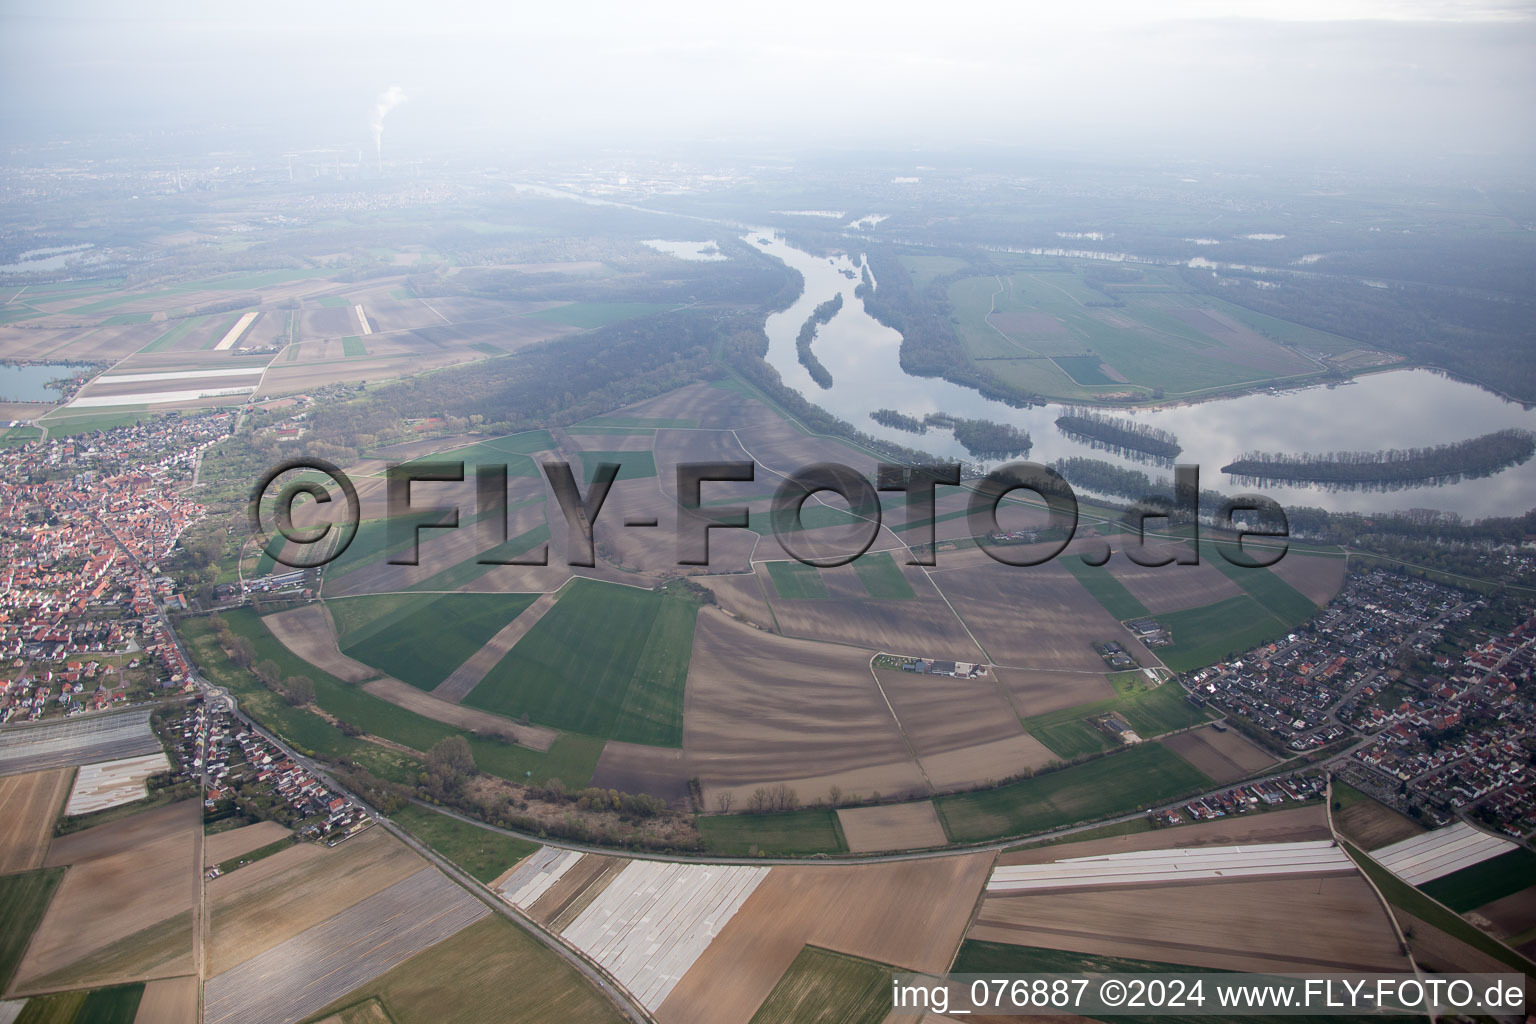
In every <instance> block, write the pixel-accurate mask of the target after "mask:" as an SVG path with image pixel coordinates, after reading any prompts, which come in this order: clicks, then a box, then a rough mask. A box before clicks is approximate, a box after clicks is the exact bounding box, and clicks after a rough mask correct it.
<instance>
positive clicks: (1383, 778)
mask: <svg viewBox="0 0 1536 1024" xmlns="http://www.w3.org/2000/svg"><path fill="white" fill-rule="evenodd" d="M1514 619H1515V621H1514V623H1513V624H1512V625H1510V624H1508V623H1507V622H1495V621H1494V616H1493V615H1492V613H1491V612H1490V610H1489V608H1488V601H1487V600H1486V599H1483V598H1478V597H1476V596H1475V595H1471V594H1468V593H1465V592H1462V591H1460V590H1456V589H1454V588H1451V587H1448V586H1445V585H1442V584H1438V583H1434V582H1430V581H1426V580H1421V579H1417V578H1414V577H1410V576H1406V575H1401V574H1397V573H1390V572H1385V571H1382V570H1372V571H1368V572H1363V573H1356V574H1354V575H1352V576H1351V577H1350V578H1349V580H1348V581H1347V582H1346V584H1345V587H1344V589H1343V590H1342V591H1341V592H1340V593H1339V595H1338V597H1337V598H1335V600H1334V602H1333V603H1332V605H1330V606H1329V608H1328V609H1326V610H1325V611H1324V612H1322V613H1321V614H1320V615H1318V616H1317V618H1315V619H1314V620H1313V621H1312V622H1311V623H1310V624H1308V625H1307V626H1306V627H1304V628H1302V629H1300V630H1298V631H1297V632H1295V633H1292V634H1290V635H1289V636H1287V637H1286V638H1284V639H1283V640H1280V641H1276V642H1274V643H1270V644H1267V645H1265V646H1263V647H1261V648H1257V649H1255V650H1252V651H1249V652H1247V653H1246V654H1245V655H1244V656H1243V657H1241V658H1237V659H1233V660H1231V661H1229V662H1226V663H1223V664H1218V665H1214V666H1211V667H1210V668H1206V669H1201V670H1200V671H1198V672H1194V673H1191V674H1190V676H1189V677H1188V679H1187V680H1186V683H1187V685H1188V686H1189V688H1190V690H1191V697H1190V699H1191V701H1194V702H1198V703H1202V704H1209V705H1211V706H1213V707H1216V708H1220V709H1221V710H1223V711H1225V712H1226V713H1227V714H1228V716H1229V720H1230V721H1232V722H1233V723H1234V724H1236V725H1238V726H1240V727H1243V728H1245V730H1246V731H1251V732H1252V733H1254V734H1256V735H1257V736H1258V738H1261V739H1263V740H1266V741H1267V742H1268V743H1269V745H1270V746H1272V747H1274V748H1276V749H1284V750H1286V751H1287V752H1289V753H1293V754H1303V753H1309V752H1313V751H1321V750H1323V749H1324V748H1328V749H1330V750H1333V749H1335V746H1334V745H1337V749H1338V751H1339V752H1341V753H1342V752H1345V751H1346V750H1347V751H1348V758H1347V760H1346V761H1345V762H1343V763H1342V764H1343V767H1342V769H1341V773H1342V774H1343V775H1344V776H1345V777H1346V778H1348V779H1349V780H1350V781H1351V783H1352V784H1354V785H1357V786H1358V788H1361V789H1362V790H1363V791H1365V792H1369V793H1371V794H1372V795H1373V796H1375V797H1377V798H1378V799H1380V800H1382V801H1383V802H1386V803H1388V804H1390V805H1392V806H1395V807H1397V808H1398V809H1399V810H1402V811H1403V812H1404V813H1407V814H1409V815H1411V816H1413V817H1415V818H1420V819H1422V820H1424V821H1425V822H1426V823H1441V822H1446V821H1449V820H1451V819H1452V818H1453V817H1455V816H1456V815H1457V814H1460V813H1467V814H1472V815H1474V816H1476V817H1477V818H1478V820H1479V821H1480V822H1481V823H1483V824H1484V825H1487V826H1489V827H1492V828H1495V829H1498V830H1501V831H1503V832H1505V833H1507V834H1509V835H1511V836H1514V837H1516V838H1524V837H1527V836H1529V835H1531V834H1532V833H1533V832H1536V792H1533V789H1532V785H1531V783H1532V767H1531V766H1532V763H1533V757H1536V753H1533V752H1536V707H1533V706H1532V704H1531V703H1530V701H1529V683H1530V680H1531V678H1532V671H1533V669H1536V616H1533V615H1532V614H1531V609H1530V608H1528V607H1521V608H1520V609H1519V614H1518V615H1515V616H1514ZM1522 685H1523V686H1525V687H1526V690H1525V692H1524V693H1522V692H1521V687H1522ZM1351 745H1352V746H1351Z"/></svg>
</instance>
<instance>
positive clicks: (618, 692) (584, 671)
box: [464, 579, 698, 746]
mask: <svg viewBox="0 0 1536 1024" xmlns="http://www.w3.org/2000/svg"><path fill="white" fill-rule="evenodd" d="M697 613H698V604H697V602H695V601H694V600H693V599H692V598H690V597H688V596H686V594H684V593H682V592H673V591H671V590H665V591H660V592H656V591H647V590H639V589H636V588H632V587H622V586H615V585H612V584H606V583H599V582H596V581H592V580H586V579H578V580H575V581H574V582H573V583H572V584H571V585H570V587H569V588H568V589H566V590H564V591H562V592H561V594H560V597H559V599H558V600H557V601H556V603H555V606H554V607H553V608H552V609H550V610H549V611H548V612H546V613H545V615H544V617H543V618H541V619H540V620H539V621H538V623H537V624H536V625H535V626H534V627H533V628H532V629H531V630H529V631H528V634H527V635H526V636H524V637H523V638H522V640H520V641H519V642H518V643H517V646H515V647H513V648H512V650H511V652H510V653H508V654H507V656H506V657H505V658H503V659H502V660H501V661H500V662H499V663H498V664H497V665H496V666H495V667H494V668H492V669H491V670H490V671H489V672H488V673H487V674H486V676H485V678H484V679H482V680H481V681H480V684H479V685H478V686H476V687H475V689H474V690H473V691H471V692H470V694H469V695H468V696H467V697H465V698H464V703H465V704H467V705H469V706H471V707H478V708H483V709H485V710H487V711H494V712H496V713H498V714H504V715H507V716H509V717H515V716H518V715H527V716H528V717H529V718H531V719H532V720H533V721H535V722H537V723H539V724H542V725H548V726H552V727H554V728H557V729H569V730H572V731H575V732H581V733H585V734H587V735H589V736H599V737H603V738H612V739H617V740H624V741H627V742H632V743H647V744H652V745H656V746H680V745H681V744H682V740H683V721H682V718H683V714H682V711H683V686H684V682H685V680H686V678H687V674H688V664H689V657H690V652H691V650H692V648H693V638H694V619H695V616H696V615H697ZM594 623H602V624H603V628H602V630H601V632H600V633H597V634H594V633H593V624H594ZM636 637H645V638H646V639H645V641H644V642H643V643H636V642H635V640H634V638H636ZM573 683H575V684H578V685H572V684H573Z"/></svg>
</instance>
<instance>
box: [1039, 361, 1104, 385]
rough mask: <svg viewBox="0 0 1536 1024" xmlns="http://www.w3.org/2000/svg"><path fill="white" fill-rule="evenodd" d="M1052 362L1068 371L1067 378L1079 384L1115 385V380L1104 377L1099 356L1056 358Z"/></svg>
mask: <svg viewBox="0 0 1536 1024" xmlns="http://www.w3.org/2000/svg"><path fill="white" fill-rule="evenodd" d="M1051 361H1052V362H1054V363H1055V364H1056V365H1057V366H1059V367H1061V368H1062V369H1063V370H1065V371H1067V376H1068V377H1071V378H1072V379H1073V380H1074V381H1076V382H1077V383H1079V384H1094V385H1098V384H1113V383H1115V381H1114V380H1112V379H1110V378H1109V377H1106V376H1105V375H1104V371H1103V369H1101V367H1100V363H1099V357H1098V356H1056V357H1055V358H1054V359H1052V360H1051Z"/></svg>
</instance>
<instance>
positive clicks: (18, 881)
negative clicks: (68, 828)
mask: <svg viewBox="0 0 1536 1024" xmlns="http://www.w3.org/2000/svg"><path fill="white" fill-rule="evenodd" d="M63 877H64V869H63V868H39V869H37V870H35V871H24V872H20V873H17V874H5V875H0V919H4V921H5V928H4V930H3V931H0V995H4V994H5V993H6V991H7V990H8V989H9V988H10V986H11V980H12V978H14V977H15V974H16V968H17V967H18V966H20V964H21V958H22V955H23V954H24V953H25V952H26V950H27V943H28V942H29V941H30V940H31V938H32V933H33V932H34V931H36V929H37V926H38V924H39V923H41V921H42V920H43V914H44V913H46V912H47V910H48V905H49V903H50V901H52V899H53V896H54V893H55V892H57V891H58V888H59V882H60V881H61V880H62V879H63Z"/></svg>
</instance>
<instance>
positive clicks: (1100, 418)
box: [1056, 406, 1184, 460]
mask: <svg viewBox="0 0 1536 1024" xmlns="http://www.w3.org/2000/svg"><path fill="white" fill-rule="evenodd" d="M1056 426H1057V427H1058V428H1059V429H1060V430H1061V432H1062V433H1063V434H1066V435H1067V436H1068V437H1073V438H1086V439H1088V440H1091V441H1098V442H1100V443H1101V444H1106V445H1109V446H1110V447H1112V448H1121V449H1124V450H1126V451H1132V452H1140V453H1142V454H1143V455H1151V456H1152V457H1154V458H1158V459H1169V460H1171V459H1174V458H1177V457H1178V454H1179V453H1180V452H1181V451H1183V450H1184V448H1183V446H1182V445H1180V444H1179V439H1178V438H1177V437H1175V436H1174V435H1173V434H1171V433H1169V432H1168V431H1166V430H1160V429H1158V428H1157V427H1152V426H1148V425H1147V424H1145V423H1136V422H1135V421H1133V420H1128V419H1124V418H1122V417H1119V416H1106V415H1104V414H1103V413H1100V412H1094V411H1093V410H1092V409H1083V408H1078V407H1074V406H1069V407H1068V408H1067V411H1066V412H1065V413H1064V414H1063V415H1061V416H1058V417H1056Z"/></svg>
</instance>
